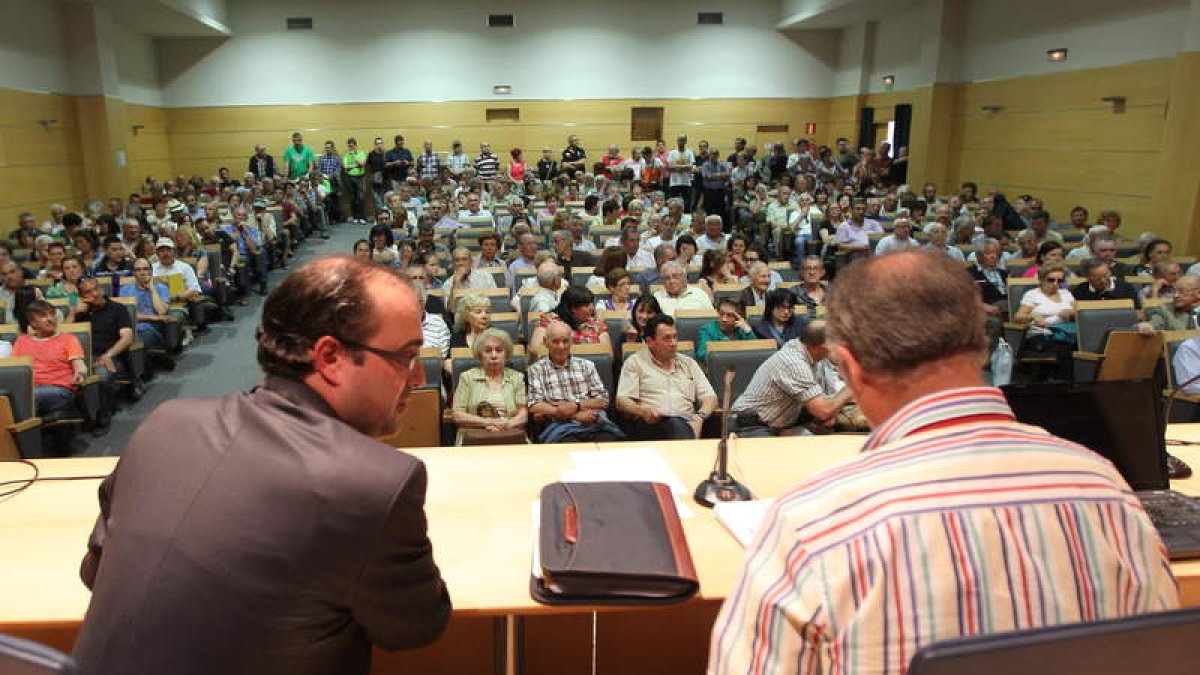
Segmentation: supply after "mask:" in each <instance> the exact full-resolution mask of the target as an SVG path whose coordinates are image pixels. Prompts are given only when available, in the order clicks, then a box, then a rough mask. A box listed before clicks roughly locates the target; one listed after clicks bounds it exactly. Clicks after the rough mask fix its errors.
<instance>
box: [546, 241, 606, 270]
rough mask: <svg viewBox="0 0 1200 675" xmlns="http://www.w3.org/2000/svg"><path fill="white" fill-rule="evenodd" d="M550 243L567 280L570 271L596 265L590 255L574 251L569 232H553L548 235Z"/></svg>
mask: <svg viewBox="0 0 1200 675" xmlns="http://www.w3.org/2000/svg"><path fill="white" fill-rule="evenodd" d="M550 243H551V245H553V247H554V257H556V258H558V264H559V265H562V268H563V274H565V275H566V276H567V278H568V279H569V278H570V277H571V270H572V269H573V268H576V267H592V266H593V265H595V264H596V261H595V259H594V258H592V254H590V253H587V252H586V251H579V250H576V249H575V246H574V244H575V237H574V236H573V235H572V234H571V232H570V231H569V230H555V231H554V233H553V234H551V235H550Z"/></svg>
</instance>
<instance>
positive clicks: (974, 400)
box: [863, 387, 1016, 451]
mask: <svg viewBox="0 0 1200 675" xmlns="http://www.w3.org/2000/svg"><path fill="white" fill-rule="evenodd" d="M981 416H986V417H988V418H1002V419H1006V420H1010V421H1011V420H1015V419H1016V417H1015V416H1014V415H1013V412H1012V408H1010V407H1009V406H1008V401H1006V400H1005V398H1004V394H1002V393H1000V390H999V389H995V388H993V387H965V388H962V389H947V390H945V391H939V392H936V393H933V394H929V395H927V396H922V397H921V398H918V399H917V400H915V401H912V402H911V403H909V404H907V405H905V406H904V407H902V408H900V409H899V410H897V411H896V412H895V413H893V414H892V416H891V417H889V418H888V419H887V420H886V421H885V422H884V423H883V424H881V425H879V426H878V427H877V428H876V429H875V430H874V431H873V432H871V435H870V437H869V438H867V442H866V443H865V444H864V445H863V450H864V451H869V450H874V449H876V448H878V447H880V446H882V445H886V444H888V443H892V442H894V441H897V440H899V439H901V438H904V437H905V436H908V435H909V434H912V433H915V432H917V431H919V430H920V429H922V428H924V427H927V426H929V425H932V424H939V425H944V424H947V423H950V424H953V423H954V422H955V421H961V422H963V423H966V422H967V421H969V420H968V419H967V418H972V417H981Z"/></svg>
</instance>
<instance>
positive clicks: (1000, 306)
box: [970, 238, 1078, 351]
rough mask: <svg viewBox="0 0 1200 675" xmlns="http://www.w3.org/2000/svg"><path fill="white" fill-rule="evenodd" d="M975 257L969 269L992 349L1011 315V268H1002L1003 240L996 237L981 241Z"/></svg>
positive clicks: (990, 348)
mask: <svg viewBox="0 0 1200 675" xmlns="http://www.w3.org/2000/svg"><path fill="white" fill-rule="evenodd" d="M975 258H976V262H975V264H974V265H972V266H971V268H970V273H971V278H972V279H974V280H975V285H976V286H977V287H978V288H979V299H980V301H981V302H983V311H984V314H985V315H986V317H987V318H986V323H985V324H984V326H985V330H986V332H987V336H988V346H989V351H990V350H992V349H995V348H996V345H997V344H998V343H999V341H1000V334H1001V333H1002V332H1003V331H1004V322H1005V321H1006V320H1007V319H1008V272H1007V271H1005V270H1003V269H1001V268H1000V242H998V241H996V240H995V239H991V238H987V239H984V240H983V241H982V242H980V244H979V247H978V249H977V250H976V256H975ZM1076 297H1078V296H1076Z"/></svg>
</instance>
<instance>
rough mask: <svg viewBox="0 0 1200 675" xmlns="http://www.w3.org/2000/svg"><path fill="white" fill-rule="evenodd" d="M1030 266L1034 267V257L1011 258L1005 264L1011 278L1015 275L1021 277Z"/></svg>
mask: <svg viewBox="0 0 1200 675" xmlns="http://www.w3.org/2000/svg"><path fill="white" fill-rule="evenodd" d="M1030 267H1033V258H1009V259H1008V262H1007V263H1005V264H1004V269H1005V271H1007V272H1008V278H1009V279H1012V278H1013V277H1016V278H1018V279H1019V278H1020V277H1021V275H1022V274H1025V270H1027V269H1029V268H1030Z"/></svg>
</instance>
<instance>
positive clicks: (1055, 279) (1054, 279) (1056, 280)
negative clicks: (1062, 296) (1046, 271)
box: [1046, 277, 1063, 284]
mask: <svg viewBox="0 0 1200 675" xmlns="http://www.w3.org/2000/svg"><path fill="white" fill-rule="evenodd" d="M1046 281H1048V282H1050V283H1052V284H1061V283H1062V282H1063V277H1046Z"/></svg>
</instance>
